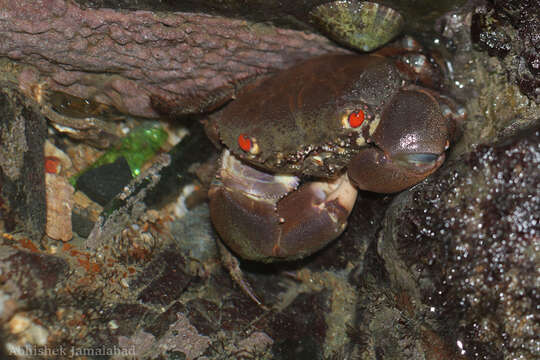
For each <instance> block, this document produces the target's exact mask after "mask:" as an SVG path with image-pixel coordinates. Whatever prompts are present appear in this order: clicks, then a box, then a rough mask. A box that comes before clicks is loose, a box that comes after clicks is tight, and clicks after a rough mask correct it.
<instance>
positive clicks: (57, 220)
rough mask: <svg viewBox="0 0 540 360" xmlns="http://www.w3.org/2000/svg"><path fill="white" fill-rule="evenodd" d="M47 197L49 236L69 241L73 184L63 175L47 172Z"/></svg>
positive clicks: (47, 228) (47, 229)
mask: <svg viewBox="0 0 540 360" xmlns="http://www.w3.org/2000/svg"><path fill="white" fill-rule="evenodd" d="M45 185H46V190H47V191H46V199H47V225H46V226H45V232H46V233H47V236H49V237H50V238H52V239H55V240H62V241H69V240H71V238H72V237H73V232H72V230H71V210H72V209H73V192H74V189H73V186H71V185H70V183H69V182H68V181H67V180H66V179H65V178H64V177H62V176H60V175H56V174H50V173H46V174H45Z"/></svg>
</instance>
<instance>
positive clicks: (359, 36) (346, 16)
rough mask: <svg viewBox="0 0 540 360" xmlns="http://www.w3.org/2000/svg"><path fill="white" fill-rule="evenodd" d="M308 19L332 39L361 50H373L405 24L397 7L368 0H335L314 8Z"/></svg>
mask: <svg viewBox="0 0 540 360" xmlns="http://www.w3.org/2000/svg"><path fill="white" fill-rule="evenodd" d="M310 17H311V21H312V22H313V23H314V24H315V25H316V26H317V27H318V28H319V29H320V30H321V31H322V32H323V33H325V34H326V35H327V36H328V37H330V38H332V39H333V40H335V41H337V42H339V43H341V44H343V45H345V46H348V47H351V48H354V49H357V50H361V51H366V52H367V51H372V50H374V49H376V48H378V47H381V46H383V45H384V44H386V43H388V42H389V41H390V40H392V39H393V38H395V37H396V36H397V35H399V33H400V32H401V30H402V29H403V26H404V23H405V21H404V19H403V16H401V14H400V13H399V12H397V11H396V10H394V9H392V8H389V7H387V6H384V5H380V4H377V3H372V2H368V1H351V0H345V1H334V2H330V3H326V4H322V5H319V6H317V7H315V8H314V9H313V10H311V12H310Z"/></svg>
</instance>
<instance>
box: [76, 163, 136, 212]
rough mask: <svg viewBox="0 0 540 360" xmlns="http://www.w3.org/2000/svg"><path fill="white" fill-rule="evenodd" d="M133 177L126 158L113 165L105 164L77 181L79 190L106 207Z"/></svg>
mask: <svg viewBox="0 0 540 360" xmlns="http://www.w3.org/2000/svg"><path fill="white" fill-rule="evenodd" d="M132 179H133V177H132V176H131V170H130V168H129V165H128V163H127V161H126V159H125V158H124V157H119V158H118V159H117V160H116V161H115V162H113V163H112V164H105V165H101V166H98V167H96V168H93V169H90V170H87V171H85V172H84V173H83V174H82V175H81V176H79V178H78V179H77V189H78V190H80V191H82V192H83V193H85V194H86V195H87V196H88V197H89V198H90V199H92V200H93V201H95V202H97V203H98V204H100V205H102V206H105V205H107V203H108V202H109V201H111V199H112V198H114V197H115V196H116V195H117V194H119V193H120V192H121V191H122V189H123V188H124V186H126V185H127V184H128V183H129V182H130V181H131V180H132Z"/></svg>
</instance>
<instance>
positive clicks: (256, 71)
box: [0, 0, 339, 117]
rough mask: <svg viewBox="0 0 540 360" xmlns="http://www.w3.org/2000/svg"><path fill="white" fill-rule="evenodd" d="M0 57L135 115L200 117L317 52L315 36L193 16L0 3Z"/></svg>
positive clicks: (49, 0) (32, 76)
mask: <svg viewBox="0 0 540 360" xmlns="http://www.w3.org/2000/svg"><path fill="white" fill-rule="evenodd" d="M0 9H1V10H0V38H1V39H2V40H1V41H0V56H7V57H8V58H10V59H12V60H15V61H18V62H20V63H24V64H26V65H31V66H27V67H26V68H25V70H23V71H22V72H21V73H20V75H19V81H20V84H21V88H23V89H25V90H26V91H27V92H28V91H29V89H30V88H31V87H32V85H35V84H36V83H38V82H39V83H44V87H45V89H48V90H60V91H64V92H67V93H69V94H72V95H76V96H79V97H83V98H90V99H93V100H97V101H100V102H104V103H109V104H112V105H114V106H116V107H117V108H118V109H119V110H121V111H123V112H125V113H128V114H132V115H139V116H146V117H155V116H157V113H156V110H155V107H153V106H152V104H151V103H152V102H153V103H154V105H158V107H160V108H161V109H162V110H165V111H167V112H174V113H176V114H188V113H198V112H204V111H207V110H209V109H211V108H212V107H213V106H215V105H216V104H220V103H222V102H223V101H225V100H226V99H228V98H230V97H231V96H233V95H234V91H235V89H236V88H237V87H238V86H239V84H241V83H242V82H245V81H249V80H250V79H251V78H253V77H254V76H259V75H262V74H265V73H268V72H271V71H274V70H277V69H282V68H286V67H289V66H291V65H292V64H294V63H295V62H297V61H299V60H302V59H306V58H309V57H312V56H316V55H319V54H323V53H327V52H332V51H339V48H337V47H336V46H335V45H333V44H332V43H330V42H329V41H328V40H326V39H325V38H323V37H320V36H318V35H314V34H307V33H304V32H300V31H294V30H286V29H279V28H275V27H272V26H267V25H261V24H253V23H249V22H247V21H244V20H234V19H229V18H224V17H218V16H212V15H205V14H194V13H153V12H149V11H119V10H111V9H82V8H80V7H79V6H78V5H77V4H75V3H72V2H71V1H67V0H38V1H36V0H19V1H11V0H0Z"/></svg>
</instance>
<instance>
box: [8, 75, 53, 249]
mask: <svg viewBox="0 0 540 360" xmlns="http://www.w3.org/2000/svg"><path fill="white" fill-rule="evenodd" d="M46 134H47V128H46V125H45V119H44V118H43V116H41V114H40V113H39V110H38V108H37V106H36V104H35V102H34V101H32V100H30V99H27V98H26V97H25V96H24V95H23V94H22V93H21V92H20V91H19V90H18V89H16V87H15V86H14V85H13V84H10V83H7V82H0V220H2V221H3V222H4V226H5V227H6V230H7V231H13V230H16V229H22V228H24V229H25V230H26V231H28V232H29V233H30V235H31V236H32V238H33V239H34V240H39V239H41V236H43V234H44V232H45V223H46V215H45V207H46V205H45V177H44V176H45V169H44V160H43V144H44V142H45V136H46Z"/></svg>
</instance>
